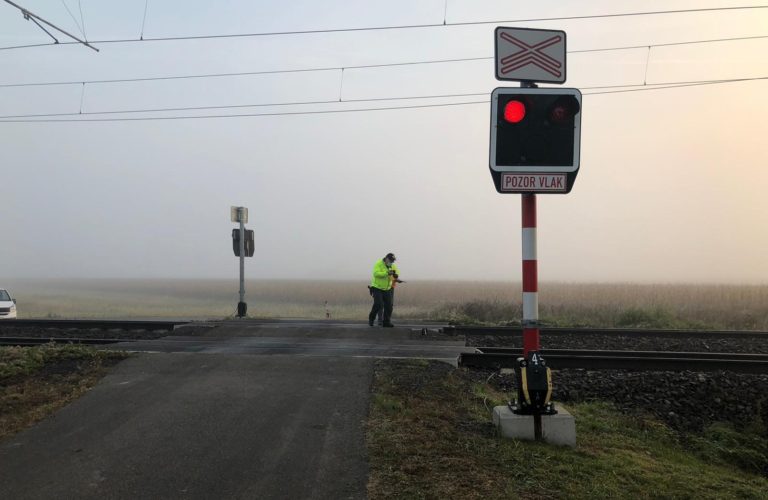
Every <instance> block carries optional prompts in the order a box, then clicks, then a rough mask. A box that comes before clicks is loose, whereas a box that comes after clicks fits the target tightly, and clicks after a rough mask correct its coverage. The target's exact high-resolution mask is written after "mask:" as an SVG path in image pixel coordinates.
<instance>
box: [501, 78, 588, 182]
mask: <svg viewBox="0 0 768 500" xmlns="http://www.w3.org/2000/svg"><path fill="white" fill-rule="evenodd" d="M580 142H581V92H579V90H578V89H568V88H566V89H563V88H544V89H542V88H529V87H525V88H522V87H521V88H497V89H496V90H494V91H493V93H492V94H491V141H490V145H491V148H490V149H491V151H490V162H489V166H490V168H491V172H492V173H493V174H494V182H495V184H496V188H497V190H499V192H502V190H501V188H500V186H501V182H502V181H501V177H502V176H504V177H505V178H509V175H507V173H528V174H561V176H562V177H563V178H565V177H566V176H567V181H566V184H567V191H559V192H568V191H570V189H571V187H572V185H573V181H574V180H575V178H576V174H577V172H578V170H579V164H580ZM502 174H504V175H502ZM536 179H537V181H536V182H537V183H538V182H539V181H538V178H536ZM541 182H544V181H541ZM503 192H508V191H507V190H505V191H503Z"/></svg>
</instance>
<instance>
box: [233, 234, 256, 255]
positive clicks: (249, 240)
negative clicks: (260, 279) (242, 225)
mask: <svg viewBox="0 0 768 500" xmlns="http://www.w3.org/2000/svg"><path fill="white" fill-rule="evenodd" d="M253 241H254V239H253V229H246V230H245V256H246V257H253V251H254V246H255V245H254V243H253ZM232 248H233V250H234V251H235V257H240V230H239V229H233V230H232Z"/></svg>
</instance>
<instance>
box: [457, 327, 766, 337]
mask: <svg viewBox="0 0 768 500" xmlns="http://www.w3.org/2000/svg"><path fill="white" fill-rule="evenodd" d="M539 330H540V332H541V336H542V337H559V336H565V335H605V336H637V337H640V336H642V337H655V338H671V339H674V338H678V339H679V338H686V337H693V338H752V339H768V332H763V331H753V330H720V331H718V330H665V329H640V328H554V327H552V328H549V327H543V328H540V329H539ZM442 332H443V333H446V334H448V335H465V336H485V335H488V336H501V337H504V336H509V337H513V336H519V335H522V334H523V329H522V328H520V327H506V326H447V327H444V328H442Z"/></svg>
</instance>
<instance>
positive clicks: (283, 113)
mask: <svg viewBox="0 0 768 500" xmlns="http://www.w3.org/2000/svg"><path fill="white" fill-rule="evenodd" d="M758 80H768V76H761V77H754V78H738V79H728V80H709V81H699V82H677V83H670V84H665V85H658V86H653V87H651V86H646V87H643V88H637V89H627V90H619V91H602V92H585V93H584V95H585V96H586V95H605V94H616V93H622V92H641V91H651V90H662V89H676V88H681V87H692V86H704V85H720V84H726V83H740V82H749V81H758ZM600 88H606V87H600ZM452 95H453V96H472V95H480V94H452ZM482 95H486V96H487V95H488V94H487V93H485V94H482ZM443 97H449V95H446V96H421V97H387V98H378V99H361V100H358V101H342V102H368V101H384V100H395V99H427V98H443ZM337 102H338V101H324V102H318V104H321V103H322V104H332V103H333V104H335V103H337ZM488 103H489V101H488V99H484V100H482V101H465V102H450V103H435V104H413V105H403V106H386V107H377V108H354V109H326V110H314V111H276V112H269V113H241V114H223V115H194V116H152V117H118V118H82V119H76V118H58V119H48V118H43V119H39V118H38V119H30V118H34V117H35V116H42V115H18V116H17V117H14V118H13V119H5V118H4V117H0V118H3V119H0V123H57V122H67V123H71V122H123V121H161V120H196V119H208V118H246V117H259V116H291V115H319V114H331V113H359V112H368V111H388V110H401V109H423V108H439V107H447V106H465V105H471V104H486V105H487V104H488ZM306 104H313V103H304V102H295V103H280V104H263V105H245V106H275V105H282V106H288V105H306ZM230 107H234V106H230ZM217 108H222V109H223V108H225V107H217ZM200 109H203V108H200V107H189V108H174V109H173V110H174V111H196V110H200ZM131 112H149V111H142V110H133V111H131V110H128V111H121V112H114V113H131ZM105 113H106V112H105ZM109 113H113V112H109ZM74 114H78V113H68V114H67V113H61V114H58V115H44V116H71V115H74ZM86 114H99V112H96V113H93V112H91V113H83V115H86ZM8 118H11V117H8Z"/></svg>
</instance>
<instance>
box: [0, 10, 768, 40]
mask: <svg viewBox="0 0 768 500" xmlns="http://www.w3.org/2000/svg"><path fill="white" fill-rule="evenodd" d="M6 1H8V0H6ZM765 8H768V5H747V6H733V7H709V8H700V9H678V10H657V11H642V12H620V13H615V14H593V15H584V16H562V17H539V18H530V19H509V20H499V21H465V22H455V23H426V24H401V25H390V26H370V27H361V28H331V29H316V30H293V31H265V32H258V33H227V34H219V35H185V36H167V37H154V38H124V39H114V40H92V41H91V43H99V44H105V43H136V42H168V41H185V40H210V39H225V38H248V37H265V36H289V35H318V34H330V33H354V32H364V31H386V30H401V29H425V28H440V27H446V26H479V25H489V24H504V23H538V22H547V21H575V20H585V19H606V18H619V17H637V16H655V15H666V14H686V13H701V12H720V11H734V10H751V9H765ZM73 43H76V42H62V43H60V44H58V45H69V44H73ZM47 45H54V44H51V43H40V44H29V45H15V46H11V47H0V50H10V49H22V48H30V47H43V46H47Z"/></svg>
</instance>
